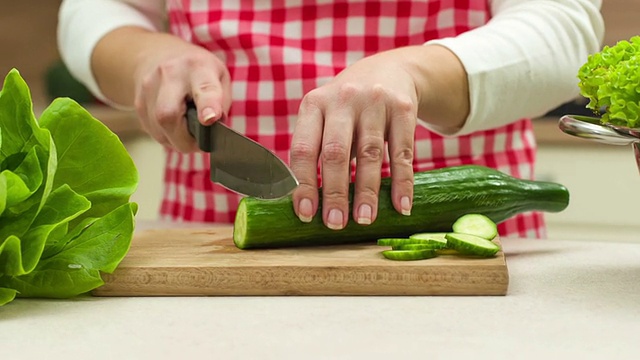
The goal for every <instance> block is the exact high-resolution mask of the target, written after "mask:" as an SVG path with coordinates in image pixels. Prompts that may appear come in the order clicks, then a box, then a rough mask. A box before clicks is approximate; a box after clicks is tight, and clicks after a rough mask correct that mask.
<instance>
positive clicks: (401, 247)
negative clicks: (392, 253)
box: [392, 243, 442, 250]
mask: <svg viewBox="0 0 640 360" xmlns="http://www.w3.org/2000/svg"><path fill="white" fill-rule="evenodd" d="M392 249H393V250H440V249H442V247H441V246H440V245H439V244H431V243H429V244H403V245H396V246H392Z"/></svg>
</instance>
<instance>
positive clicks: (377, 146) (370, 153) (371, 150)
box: [357, 138, 383, 163]
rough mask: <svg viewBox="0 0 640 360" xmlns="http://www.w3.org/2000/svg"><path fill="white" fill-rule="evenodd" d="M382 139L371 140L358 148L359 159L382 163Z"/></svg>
mask: <svg viewBox="0 0 640 360" xmlns="http://www.w3.org/2000/svg"><path fill="white" fill-rule="evenodd" d="M382 148H383V141H382V139H378V138H376V139H371V140H369V141H365V142H363V143H362V145H361V146H358V153H357V158H358V160H359V161H368V162H376V163H377V162H381V161H382V157H383V149H382Z"/></svg>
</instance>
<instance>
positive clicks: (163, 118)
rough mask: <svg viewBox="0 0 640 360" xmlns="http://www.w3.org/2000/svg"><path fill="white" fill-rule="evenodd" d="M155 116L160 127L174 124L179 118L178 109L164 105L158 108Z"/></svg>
mask: <svg viewBox="0 0 640 360" xmlns="http://www.w3.org/2000/svg"><path fill="white" fill-rule="evenodd" d="M154 115H155V117H156V120H157V121H158V123H159V124H160V125H167V124H170V123H173V121H174V120H175V119H176V118H177V117H178V116H179V112H178V110H177V108H176V107H173V106H167V105H162V106H158V107H156V109H155V112H154Z"/></svg>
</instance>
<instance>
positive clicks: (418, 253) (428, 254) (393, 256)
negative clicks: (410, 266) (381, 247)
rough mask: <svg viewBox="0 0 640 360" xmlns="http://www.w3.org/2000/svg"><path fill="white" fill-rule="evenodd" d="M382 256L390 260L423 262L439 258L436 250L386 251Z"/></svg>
mask: <svg viewBox="0 0 640 360" xmlns="http://www.w3.org/2000/svg"><path fill="white" fill-rule="evenodd" d="M382 256H384V257H385V258H387V259H390V260H400V261H409V260H423V259H430V258H433V257H436V256H438V254H437V253H436V250H435V249H426V250H385V251H383V252H382Z"/></svg>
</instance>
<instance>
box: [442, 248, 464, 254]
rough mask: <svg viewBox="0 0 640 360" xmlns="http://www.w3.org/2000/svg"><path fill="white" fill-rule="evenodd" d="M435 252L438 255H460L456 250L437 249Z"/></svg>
mask: <svg viewBox="0 0 640 360" xmlns="http://www.w3.org/2000/svg"><path fill="white" fill-rule="evenodd" d="M436 252H437V253H438V255H460V253H459V252H458V251H457V250H454V249H449V248H444V249H438V250H437V251H436Z"/></svg>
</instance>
